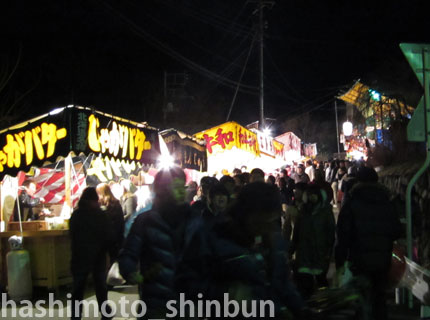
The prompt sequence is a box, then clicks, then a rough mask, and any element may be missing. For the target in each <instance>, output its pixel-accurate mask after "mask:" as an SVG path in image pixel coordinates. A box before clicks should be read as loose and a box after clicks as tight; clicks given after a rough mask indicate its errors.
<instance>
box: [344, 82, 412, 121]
mask: <svg viewBox="0 0 430 320" xmlns="http://www.w3.org/2000/svg"><path fill="white" fill-rule="evenodd" d="M338 98H339V99H340V100H343V101H345V102H346V103H349V104H351V105H353V106H355V107H357V109H358V110H359V111H360V112H361V114H362V115H363V116H364V117H365V118H369V117H372V116H374V115H375V116H376V117H380V116H381V114H382V117H383V118H390V117H391V118H397V117H398V116H399V115H401V116H403V117H406V116H408V115H409V116H410V115H412V114H413V111H414V108H413V107H411V106H408V105H407V104H405V103H404V102H403V101H401V100H399V99H396V98H392V97H388V96H385V95H382V94H380V93H378V92H377V91H376V90H373V89H372V88H370V87H368V86H366V85H364V84H362V83H361V82H360V81H356V82H355V83H354V85H353V86H352V87H351V88H350V89H349V90H348V91H347V92H345V93H343V94H341V95H340V96H338Z"/></svg>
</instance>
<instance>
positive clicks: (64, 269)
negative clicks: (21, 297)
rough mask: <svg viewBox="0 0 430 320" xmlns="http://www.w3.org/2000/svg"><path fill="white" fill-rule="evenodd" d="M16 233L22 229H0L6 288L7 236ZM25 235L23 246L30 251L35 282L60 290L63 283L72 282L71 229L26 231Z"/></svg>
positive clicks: (2, 274)
mask: <svg viewBox="0 0 430 320" xmlns="http://www.w3.org/2000/svg"><path fill="white" fill-rule="evenodd" d="M13 235H17V236H20V232H19V231H8V232H0V253H1V254H0V258H1V261H0V268H1V270H0V272H1V273H0V274H1V279H0V280H1V283H0V285H1V286H2V287H3V288H6V287H7V262H6V255H7V253H8V252H9V251H10V249H9V243H8V239H9V238H10V237H11V236H13ZM23 237H24V249H25V250H28V251H29V253H30V266H31V277H32V281H33V286H35V287H46V288H48V290H50V291H58V288H59V287H60V286H62V285H67V284H71V283H72V276H71V272H70V259H71V249H70V238H69V230H49V231H24V232H23Z"/></svg>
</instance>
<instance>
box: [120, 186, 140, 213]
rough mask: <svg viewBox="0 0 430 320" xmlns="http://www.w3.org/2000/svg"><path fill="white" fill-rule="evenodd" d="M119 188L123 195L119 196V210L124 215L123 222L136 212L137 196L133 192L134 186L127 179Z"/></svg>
mask: <svg viewBox="0 0 430 320" xmlns="http://www.w3.org/2000/svg"><path fill="white" fill-rule="evenodd" d="M121 186H122V188H123V189H124V193H123V194H122V196H121V201H120V203H121V208H122V213H123V214H124V221H125V222H127V221H128V219H130V218H131V216H132V215H133V214H134V213H135V212H136V208H137V196H136V195H135V194H134V192H135V191H136V190H137V189H136V187H135V185H134V184H133V183H132V182H131V181H130V180H127V179H124V180H122V181H121Z"/></svg>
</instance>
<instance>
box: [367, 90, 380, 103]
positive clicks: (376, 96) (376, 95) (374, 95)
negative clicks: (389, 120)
mask: <svg viewBox="0 0 430 320" xmlns="http://www.w3.org/2000/svg"><path fill="white" fill-rule="evenodd" d="M369 93H370V95H371V96H372V99H373V100H376V101H381V94H380V93H379V92H378V91H375V90H369Z"/></svg>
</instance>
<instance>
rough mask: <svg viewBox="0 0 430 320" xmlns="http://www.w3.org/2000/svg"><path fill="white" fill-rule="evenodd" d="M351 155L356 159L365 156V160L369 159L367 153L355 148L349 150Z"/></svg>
mask: <svg viewBox="0 0 430 320" xmlns="http://www.w3.org/2000/svg"><path fill="white" fill-rule="evenodd" d="M349 155H350V156H351V157H352V158H353V159H354V160H360V159H361V158H363V159H364V160H366V159H367V157H366V155H365V154H364V153H363V152H361V151H358V150H353V151H351V152H349Z"/></svg>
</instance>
